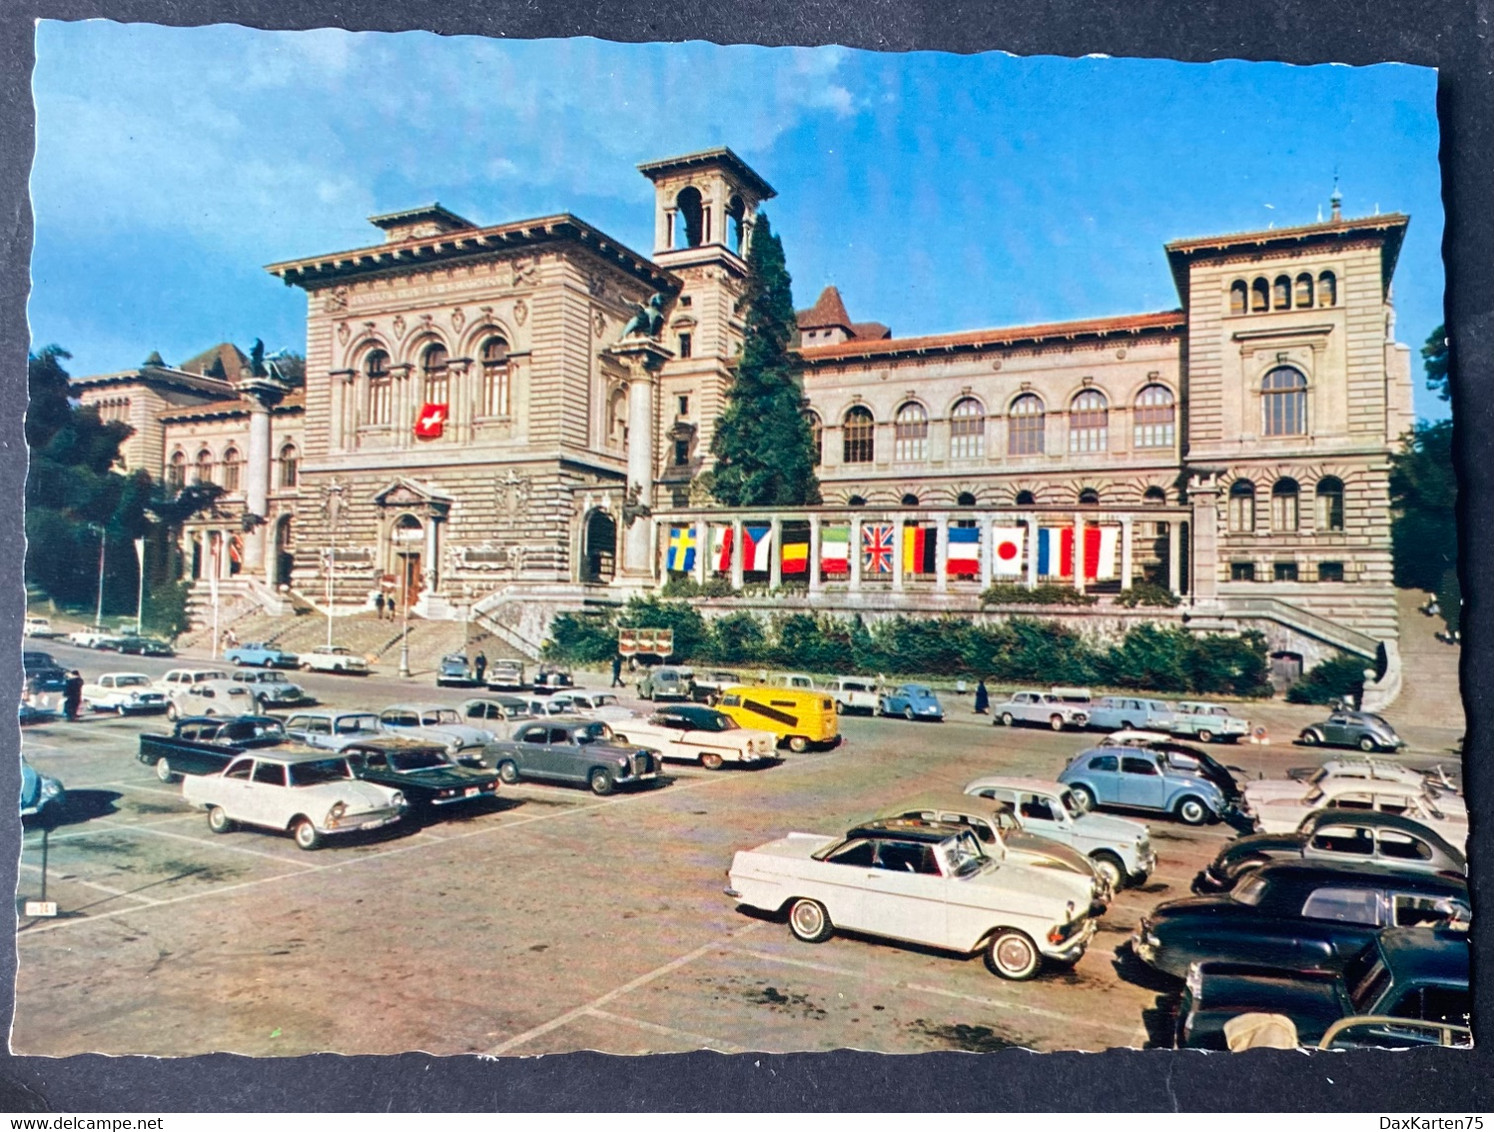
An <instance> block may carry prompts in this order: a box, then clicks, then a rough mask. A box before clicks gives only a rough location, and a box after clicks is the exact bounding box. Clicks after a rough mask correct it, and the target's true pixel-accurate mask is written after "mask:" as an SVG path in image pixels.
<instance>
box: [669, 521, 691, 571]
mask: <svg viewBox="0 0 1494 1132" xmlns="http://www.w3.org/2000/svg"><path fill="white" fill-rule="evenodd" d="M668 563H669V569H671V570H673V571H675V572H676V573H683V574H688V573H689V572H690V571H691V570H693V569H695V529H694V528H693V527H670V528H669V556H668Z"/></svg>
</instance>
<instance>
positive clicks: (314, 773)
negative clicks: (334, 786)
mask: <svg viewBox="0 0 1494 1132" xmlns="http://www.w3.org/2000/svg"><path fill="white" fill-rule="evenodd" d="M352 777H353V773H352V771H351V770H349V769H348V764H347V761H346V760H345V759H317V760H316V761H315V762H310V763H291V765H290V784H291V785H292V786H319V785H321V784H322V783H323V782H339V781H341V780H342V779H344V778H352Z"/></svg>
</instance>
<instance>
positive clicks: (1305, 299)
mask: <svg viewBox="0 0 1494 1132" xmlns="http://www.w3.org/2000/svg"><path fill="white" fill-rule="evenodd" d="M1297 306H1299V307H1310V306H1312V274H1311V273H1310V272H1306V271H1304V272H1303V273H1302V274H1301V275H1299V276H1297Z"/></svg>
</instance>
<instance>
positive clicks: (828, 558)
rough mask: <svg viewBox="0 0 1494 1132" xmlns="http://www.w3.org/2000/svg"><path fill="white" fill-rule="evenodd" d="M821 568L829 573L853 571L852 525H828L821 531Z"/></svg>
mask: <svg viewBox="0 0 1494 1132" xmlns="http://www.w3.org/2000/svg"><path fill="white" fill-rule="evenodd" d="M820 569H821V570H823V571H825V573H827V574H849V573H850V572H851V528H850V527H826V528H824V529H823V530H822V531H820Z"/></svg>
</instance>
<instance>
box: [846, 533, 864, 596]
mask: <svg viewBox="0 0 1494 1132" xmlns="http://www.w3.org/2000/svg"><path fill="white" fill-rule="evenodd" d="M850 537H851V546H850V554H851V557H850V561H849V565H850V567H851V582H850V591H851V593H853V594H854V593H860V592H861V518H860V516H857V517H855V518H853V519H852V520H851V536H850Z"/></svg>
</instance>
